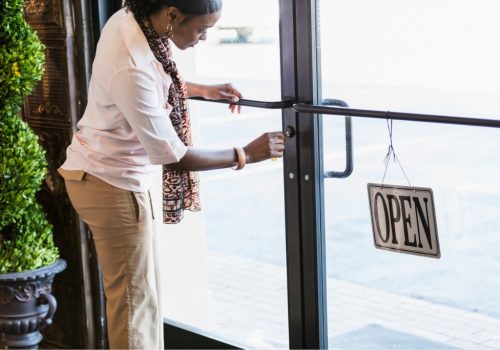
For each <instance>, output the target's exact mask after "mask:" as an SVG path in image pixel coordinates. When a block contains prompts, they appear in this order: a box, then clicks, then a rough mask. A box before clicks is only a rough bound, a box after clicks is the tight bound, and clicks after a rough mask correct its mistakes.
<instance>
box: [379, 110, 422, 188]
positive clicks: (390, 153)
mask: <svg viewBox="0 0 500 350" xmlns="http://www.w3.org/2000/svg"><path fill="white" fill-rule="evenodd" d="M386 121H387V129H388V130H389V148H388V149H387V154H386V155H385V159H384V163H385V170H384V176H383V177H382V188H384V180H385V175H386V174H387V168H388V167H389V162H390V160H391V158H392V161H393V162H397V163H398V165H399V168H400V169H401V171H402V172H403V175H404V176H405V178H406V181H408V184H409V185H410V187H411V188H412V189H413V191H414V192H415V189H414V188H413V185H412V184H411V182H410V179H408V176H407V175H406V172H405V170H404V169H403V166H402V165H401V162H400V161H399V159H398V156H396V152H395V151H394V146H393V144H392V122H393V120H392V119H391V120H389V119H386Z"/></svg>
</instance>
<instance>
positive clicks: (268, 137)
mask: <svg viewBox="0 0 500 350" xmlns="http://www.w3.org/2000/svg"><path fill="white" fill-rule="evenodd" d="M243 149H244V150H245V154H246V157H247V159H246V162H247V163H257V162H262V161H263V160H266V159H269V158H281V157H283V150H284V149H285V135H284V134H283V133H282V132H281V131H274V132H266V133H265V134H262V135H261V136H259V137H257V138H256V139H255V140H253V141H252V142H250V143H249V144H248V145H246V146H245V147H243Z"/></svg>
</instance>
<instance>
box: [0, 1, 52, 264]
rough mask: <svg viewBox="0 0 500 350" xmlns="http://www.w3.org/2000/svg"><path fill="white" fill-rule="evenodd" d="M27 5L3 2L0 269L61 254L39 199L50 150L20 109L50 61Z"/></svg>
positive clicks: (0, 27) (0, 14)
mask: <svg viewBox="0 0 500 350" xmlns="http://www.w3.org/2000/svg"><path fill="white" fill-rule="evenodd" d="M22 6H23V1H22V0H2V1H1V2H0V160H1V164H0V171H1V172H0V273H8V272H15V271H26V270H34V269H37V268H39V267H42V266H46V265H50V264H52V263H53V262H55V260H56V259H57V258H58V256H59V253H58V250H57V248H56V247H55V246H54V242H53V239H52V226H51V225H50V224H49V222H48V221H47V219H46V217H45V214H44V212H43V210H42V208H41V207H40V205H39V204H38V203H37V200H36V193H37V192H38V191H39V190H40V186H41V184H42V181H43V179H44V177H45V175H46V172H47V170H46V169H47V164H46V161H45V152H44V150H43V149H42V147H41V146H40V145H39V143H38V137H37V136H36V135H35V133H34V132H33V131H32V130H31V129H30V128H29V126H28V125H27V124H26V123H25V122H24V121H22V120H21V119H20V118H19V117H18V115H17V113H18V112H19V111H20V110H21V106H22V103H23V99H24V97H25V96H26V95H27V94H29V93H30V92H31V91H32V89H33V87H34V86H35V84H36V83H37V81H39V80H40V78H41V77H42V74H43V67H44V62H45V54H44V53H45V47H44V45H43V44H42V43H41V41H40V40H39V39H38V36H37V35H36V33H35V32H34V31H33V30H32V29H31V28H30V27H29V25H28V23H26V21H25V20H24V17H23V7H22Z"/></svg>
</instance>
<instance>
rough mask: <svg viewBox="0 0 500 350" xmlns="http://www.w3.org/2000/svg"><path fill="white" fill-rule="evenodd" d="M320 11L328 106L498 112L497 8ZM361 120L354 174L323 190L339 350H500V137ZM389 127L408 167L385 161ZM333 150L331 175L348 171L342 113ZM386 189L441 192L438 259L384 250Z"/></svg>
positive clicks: (457, 5)
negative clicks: (379, 186)
mask: <svg viewBox="0 0 500 350" xmlns="http://www.w3.org/2000/svg"><path fill="white" fill-rule="evenodd" d="M317 6H318V16H319V23H318V26H317V30H318V33H319V36H320V37H321V44H320V45H317V46H316V48H317V49H318V51H319V52H320V56H321V62H322V65H321V74H320V75H318V80H319V81H320V82H321V83H320V84H319V89H320V90H321V98H332V97H334V98H336V99H341V100H343V101H345V102H347V103H348V105H349V106H350V107H352V108H357V109H365V110H382V111H387V110H391V111H398V112H410V113H426V114H438V115H449V116H457V117H481V118H489V119H496V118H495V116H498V115H500V112H499V111H500V85H499V84H498V81H499V79H500V68H499V67H500V66H499V65H498V62H499V60H500V49H499V46H498V45H495V44H493V43H494V42H495V40H496V37H497V33H499V32H500V22H499V21H498V20H497V17H496V13H498V4H497V2H496V1H489V0H481V1H471V0H461V1H446V0H438V1H436V0H432V1H431V0H425V1H422V0H419V1H404V2H402V1H396V0H380V1H372V0H318V2H317ZM318 43H319V42H318ZM352 123H353V130H352V136H353V145H352V149H353V159H354V171H353V173H352V175H351V176H349V177H348V178H345V179H325V181H324V200H325V202H324V203H325V206H324V210H325V250H326V259H325V268H326V284H327V296H326V299H327V307H328V317H327V318H328V344H329V347H330V348H334V349H335V348H337V349H366V348H380V349H389V348H390V349H403V348H404V349H408V348H415V349H449V348H461V349H500V331H499V330H500V302H499V300H500V299H499V298H498V295H499V294H500V283H498V274H499V272H500V259H499V256H500V238H499V236H498V230H499V229H500V219H499V217H498V215H497V206H498V204H499V201H500V186H499V181H498V178H499V176H500V168H499V166H498V163H499V161H500V156H499V155H498V154H499V151H500V141H499V136H500V130H498V129H492V128H481V127H470V126H456V125H455V126H453V125H445V124H432V123H420V122H409V121H393V122H392V123H391V122H388V121H386V120H384V119H378V120H372V119H365V118H354V119H353V121H352ZM389 130H390V131H391V133H392V145H393V147H394V151H395V154H396V156H397V160H398V161H399V162H398V161H396V162H395V161H394V157H393V156H392V157H391V158H390V159H387V158H386V156H387V153H388V146H389V144H390V142H391V141H390V139H391V138H390V135H389ZM323 152H324V153H323V158H322V159H323V162H324V168H325V170H332V169H339V168H342V167H343V166H344V165H343V164H344V163H345V161H346V160H345V136H344V120H343V118H338V117H334V116H326V115H325V116H324V117H323ZM386 161H388V163H386ZM386 166H387V172H386ZM384 176H385V177H384ZM382 182H383V183H385V184H393V185H405V186H416V187H430V188H432V190H433V193H434V202H435V208H436V217H437V226H438V235H439V241H440V246H441V258H440V259H433V258H428V257H421V256H415V255H409V254H402V253H395V252H388V251H384V250H379V249H376V248H375V246H374V243H373V234H372V226H371V221H370V220H371V219H370V208H369V202H368V194H367V183H382Z"/></svg>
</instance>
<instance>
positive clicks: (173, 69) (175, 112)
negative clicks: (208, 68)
mask: <svg viewBox="0 0 500 350" xmlns="http://www.w3.org/2000/svg"><path fill="white" fill-rule="evenodd" d="M139 26H140V27H141V29H142V31H143V32H144V35H145V36H146V39H147V41H148V43H149V47H150V48H151V51H153V53H154V55H155V57H156V59H157V60H158V61H160V63H161V64H162V66H163V70H164V71H165V73H167V74H168V75H169V76H170V77H171V78H172V85H170V90H169V91H168V103H169V104H170V105H171V106H172V108H173V109H172V112H171V113H170V121H171V122H172V125H173V126H174V129H175V131H176V132H177V135H178V136H179V138H180V139H181V141H182V142H183V143H184V144H185V145H186V146H188V147H190V146H192V145H193V143H192V141H191V123H190V117H189V111H188V94H187V88H186V82H185V81H184V79H183V78H182V77H181V75H180V74H179V72H178V71H177V66H176V65H175V62H174V61H173V60H172V49H171V47H170V42H169V40H168V39H167V38H165V37H164V38H160V37H159V36H158V34H157V33H156V32H155V30H154V29H153V26H152V25H151V22H150V21H149V19H147V18H145V19H142V20H141V21H139ZM198 182H199V180H198V174H196V173H194V172H190V171H173V170H168V168H167V167H166V166H165V165H164V166H163V222H164V223H165V224H176V223H178V222H180V221H181V220H182V218H183V216H184V214H183V210H184V209H188V210H193V211H199V210H200V209H201V207H200V193H199V188H198Z"/></svg>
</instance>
